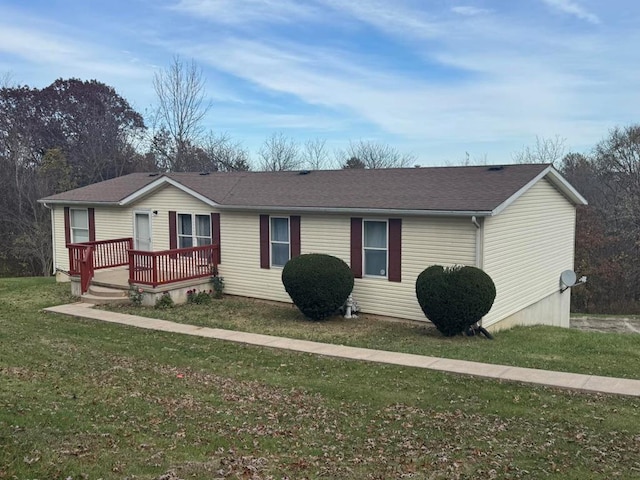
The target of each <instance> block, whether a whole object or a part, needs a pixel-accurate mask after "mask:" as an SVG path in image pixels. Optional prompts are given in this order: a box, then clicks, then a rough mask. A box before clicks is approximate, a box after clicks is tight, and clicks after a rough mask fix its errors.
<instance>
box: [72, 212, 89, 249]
mask: <svg viewBox="0 0 640 480" xmlns="http://www.w3.org/2000/svg"><path fill="white" fill-rule="evenodd" d="M73 211H78V212H84V213H85V214H86V215H87V228H78V227H74V226H73V214H72V213H71V212H73ZM76 230H86V231H87V242H90V241H91V225H89V209H88V208H74V207H71V208H69V236H70V237H71V243H79V242H77V241H76V239H75V231H76Z"/></svg>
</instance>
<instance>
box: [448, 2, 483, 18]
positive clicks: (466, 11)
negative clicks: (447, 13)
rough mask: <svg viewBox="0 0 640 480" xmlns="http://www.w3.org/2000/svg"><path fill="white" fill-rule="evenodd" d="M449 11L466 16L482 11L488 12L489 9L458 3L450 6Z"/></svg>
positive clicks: (478, 13)
mask: <svg viewBox="0 0 640 480" xmlns="http://www.w3.org/2000/svg"><path fill="white" fill-rule="evenodd" d="M451 11H452V12H453V13H457V14H458V15H465V16H468V17H473V16H476V15H482V14H483V13H488V12H489V10H487V9H486V8H478V7H473V6H471V5H458V6H456V7H452V8H451Z"/></svg>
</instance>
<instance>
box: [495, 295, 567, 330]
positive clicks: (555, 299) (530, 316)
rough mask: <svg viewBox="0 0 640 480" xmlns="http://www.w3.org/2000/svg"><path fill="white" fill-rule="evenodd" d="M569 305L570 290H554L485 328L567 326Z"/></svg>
mask: <svg viewBox="0 0 640 480" xmlns="http://www.w3.org/2000/svg"><path fill="white" fill-rule="evenodd" d="M570 307H571V290H566V291H565V292H563V293H560V292H559V291H558V292H554V293H552V294H551V295H549V296H547V297H545V298H543V299H541V300H538V301H537V302H536V303H534V304H532V305H529V306H528V307H525V308H523V309H522V310H519V311H517V312H515V313H513V314H511V315H509V316H507V317H505V318H503V319H501V320H498V321H497V322H496V323H494V324H492V325H489V326H487V327H486V328H487V330H489V331H491V332H497V331H498V330H505V329H508V328H512V327H515V326H518V325H519V326H532V325H551V326H554V327H564V328H569V313H570Z"/></svg>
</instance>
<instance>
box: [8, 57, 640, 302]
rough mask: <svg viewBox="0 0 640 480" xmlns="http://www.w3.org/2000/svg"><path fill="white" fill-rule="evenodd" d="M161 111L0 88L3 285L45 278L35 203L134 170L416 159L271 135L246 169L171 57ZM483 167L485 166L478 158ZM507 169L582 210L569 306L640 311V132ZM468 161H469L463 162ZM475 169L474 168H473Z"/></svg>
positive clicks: (374, 148) (161, 77) (44, 245)
mask: <svg viewBox="0 0 640 480" xmlns="http://www.w3.org/2000/svg"><path fill="white" fill-rule="evenodd" d="M153 83H154V88H155V91H156V94H157V108H156V109H155V110H154V111H153V113H152V114H151V115H150V116H149V117H148V118H147V119H146V120H145V119H144V118H143V116H142V115H141V114H140V113H138V112H136V111H135V110H134V109H133V108H132V107H131V105H130V104H129V103H128V102H127V100H126V99H124V98H123V97H122V96H120V95H119V94H118V93H117V92H116V91H115V90H114V89H113V88H112V87H109V86H107V85H105V84H103V83H101V82H98V81H96V80H91V81H82V80H78V79H66V80H63V79H59V80H56V81H55V82H54V83H52V84H51V85H49V86H48V87H46V88H42V89H36V88H31V87H28V86H18V85H10V84H9V82H8V81H7V80H6V77H5V79H4V84H2V83H0V189H1V191H2V194H1V195H0V225H2V228H1V229H0V276H7V275H49V274H50V273H51V266H52V253H51V251H52V248H51V222H50V216H49V212H48V211H47V209H46V208H44V207H43V206H42V205H40V204H38V203H37V200H38V199H39V198H42V197H45V196H48V195H51V194H54V193H59V192H62V191H65V190H69V189H72V188H77V187H82V186H85V185H89V184H92V183H95V182H98V181H102V180H107V179H110V178H114V177H117V176H120V175H125V174H128V173H132V172H136V171H176V172H180V171H209V172H215V171H242V170H249V169H255V170H263V171H280V170H298V169H309V170H321V169H328V168H392V167H408V166H412V165H413V164H414V163H415V160H416V159H415V157H414V156H413V155H412V154H407V153H403V152H401V151H399V150H397V149H396V148H394V147H392V146H390V145H387V144H383V143H378V142H374V141H367V140H357V141H350V142H349V143H348V145H347V147H346V148H344V149H341V150H336V151H333V152H332V151H330V150H329V148H328V146H327V143H326V140H324V139H319V138H317V139H310V140H307V141H306V142H303V143H299V142H296V141H295V140H294V139H292V138H289V137H286V136H285V135H284V134H282V133H279V132H276V133H273V134H272V135H271V136H269V137H268V138H267V139H266V140H265V141H264V143H263V144H262V145H261V146H260V148H259V150H258V152H257V157H256V158H255V159H252V158H251V156H250V154H249V152H248V150H247V149H246V148H245V147H244V146H243V144H242V143H241V142H239V141H236V140H234V139H232V138H230V137H229V136H228V135H225V134H220V133H216V132H212V131H205V130H204V128H203V119H204V117H205V115H206V114H207V112H208V111H209V109H210V108H211V105H210V104H209V103H207V101H206V94H205V89H204V87H205V85H204V80H203V77H202V72H201V70H200V69H199V68H198V67H197V66H196V65H195V64H194V63H193V62H185V61H183V60H182V59H180V58H174V60H173V63H172V64H171V65H170V67H169V68H167V69H166V70H162V71H160V72H158V73H157V74H156V76H155V78H154V82H153ZM483 161H484V163H486V158H484V159H483ZM513 161H514V162H516V163H522V162H545V163H553V164H554V165H555V166H556V168H558V170H560V172H561V173H562V174H563V175H564V176H565V177H566V178H567V180H569V182H571V183H572V184H573V185H574V186H575V187H576V188H577V189H578V191H579V192H581V193H582V194H583V195H584V196H585V197H586V198H587V200H588V201H589V205H588V206H585V207H580V208H579V209H578V212H577V224H576V264H575V265H576V270H577V271H578V273H579V274H580V275H587V276H588V278H589V281H588V283H587V284H586V285H584V286H581V287H578V288H575V289H574V290H573V292H572V295H573V302H572V303H573V308H574V310H577V311H583V312H594V313H640V286H639V285H640V283H639V280H640V255H639V253H640V252H639V251H638V250H639V249H640V125H631V126H627V127H619V128H615V129H613V130H612V131H611V132H609V134H608V136H607V137H605V138H604V139H603V140H601V141H600V142H599V143H597V144H596V145H595V147H594V148H593V149H592V151H591V152H590V153H588V154H582V153H568V154H565V153H564V143H563V141H562V140H561V139H560V138H559V137H556V138H555V139H537V140H536V143H535V144H534V145H532V146H530V147H525V148H524V149H523V150H522V151H521V152H518V153H516V154H514V157H513ZM461 163H463V164H469V163H471V162H470V159H469V155H468V154H467V159H466V161H463V162H461ZM474 163H477V162H474Z"/></svg>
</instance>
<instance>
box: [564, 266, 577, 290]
mask: <svg viewBox="0 0 640 480" xmlns="http://www.w3.org/2000/svg"><path fill="white" fill-rule="evenodd" d="M576 279H577V278H576V274H575V272H574V271H573V270H565V271H564V272H562V273H561V274H560V286H561V287H564V288H568V287H573V286H574V285H575V284H576Z"/></svg>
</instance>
